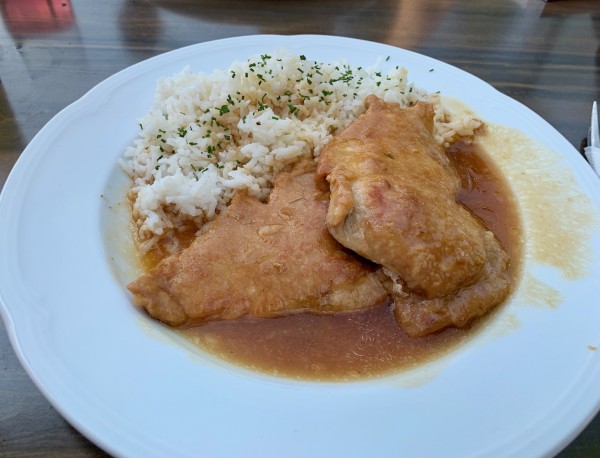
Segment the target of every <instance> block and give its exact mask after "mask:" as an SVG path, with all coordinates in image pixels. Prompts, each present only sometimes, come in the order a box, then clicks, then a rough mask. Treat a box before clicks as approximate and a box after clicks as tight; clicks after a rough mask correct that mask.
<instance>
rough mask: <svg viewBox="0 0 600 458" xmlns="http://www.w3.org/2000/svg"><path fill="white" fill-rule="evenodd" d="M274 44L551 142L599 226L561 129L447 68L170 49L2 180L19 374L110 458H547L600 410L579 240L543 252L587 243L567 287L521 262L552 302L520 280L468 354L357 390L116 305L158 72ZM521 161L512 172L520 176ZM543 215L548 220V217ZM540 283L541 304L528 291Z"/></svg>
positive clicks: (261, 41) (94, 96) (408, 56)
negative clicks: (386, 79)
mask: <svg viewBox="0 0 600 458" xmlns="http://www.w3.org/2000/svg"><path fill="white" fill-rule="evenodd" d="M276 46H286V47H287V48H289V49H290V50H292V51H296V52H298V53H302V54H306V55H307V56H309V58H311V59H316V60H322V61H330V60H336V59H339V58H347V59H348V61H349V62H350V63H351V64H355V65H358V64H360V65H370V64H372V63H374V61H375V59H376V57H377V56H382V57H387V56H390V63H393V64H394V65H397V64H400V65H404V66H406V67H407V68H408V69H409V77H410V79H411V80H412V81H415V82H416V83H417V85H418V86H420V87H423V88H425V89H428V90H430V91H437V90H441V91H442V93H443V94H444V95H447V96H454V97H457V98H460V99H461V100H463V101H464V102H465V103H466V104H468V105H469V106H471V107H472V108H474V109H475V110H476V112H477V113H478V114H479V115H481V116H482V117H483V118H484V119H485V120H487V121H489V122H493V123H501V124H505V125H508V126H513V127H517V128H519V129H520V130H521V131H523V132H526V133H527V134H528V135H530V136H531V137H533V138H534V139H536V140H537V141H539V142H541V143H542V144H544V145H546V146H548V147H549V148H551V149H552V150H554V151H555V152H556V153H553V154H555V155H556V157H558V162H559V163H560V164H562V167H563V168H566V169H567V170H568V171H569V172H568V173H569V176H571V177H572V180H571V181H569V183H570V184H568V185H567V186H566V188H565V191H564V192H563V191H561V193H563V194H564V193H565V192H566V193H567V194H569V193H571V194H572V195H577V196H580V197H581V196H584V197H585V199H584V200H586V202H588V203H589V209H588V210H589V212H590V213H589V214H590V215H592V216H593V215H597V214H598V203H599V202H600V185H599V183H600V181H598V180H597V178H596V177H595V175H594V174H593V172H592V171H591V170H590V169H589V167H587V164H586V163H585V162H584V161H583V160H582V159H581V157H579V155H578V154H577V152H576V151H575V150H574V148H573V147H572V146H571V145H570V144H569V143H568V142H567V141H566V140H565V139H564V138H563V137H562V136H561V135H560V134H559V133H557V132H556V131H555V130H554V129H553V128H552V127H551V126H550V125H549V124H547V123H546V122H545V121H544V120H542V119H541V118H540V117H539V116H537V115H536V114H534V113H533V112H531V111H530V110H529V109H527V108H525V107H524V106H522V105H520V104H519V103H517V102H515V101H514V100H512V99H510V98H508V97H506V96H504V95H502V94H500V93H499V92H497V91H496V90H494V89H493V88H492V87H491V86H489V85H487V84H486V83H484V82H482V81H481V80H479V79H477V78H475V77H473V76H471V75H469V74H467V73H465V72H463V71H460V70H458V69H456V68H454V67H451V66H449V65H447V64H444V63H442V62H439V61H436V60H434V59H431V58H428V57H425V56H422V55H418V54H415V53H412V52H408V51H405V50H401V49H397V48H393V47H389V46H384V45H381V44H375V43H369V42H363V41H357V40H352V39H345V38H336V37H323V36H288V37H281V36H278V37H273V36H251V37H240V38H234V39H226V40H221V41H216V42H210V43H203V44H199V45H196V46H191V47H187V48H183V49H180V50H177V51H173V52H169V53H166V54H163V55H161V56H158V57H155V58H152V59H150V60H147V61H145V62H142V63H140V64H137V65H135V66H133V67H130V68H128V69H126V70H124V71H122V72H120V73H118V74H116V75H114V76H112V77H110V78H109V79H107V80H106V81H104V82H102V83H101V84H99V85H98V86H97V87H95V88H94V89H92V90H91V91H90V92H89V93H88V94H86V95H85V96H84V97H83V98H82V99H81V100H79V101H77V102H75V103H74V104H72V105H71V106H69V107H68V108H66V109H65V110H63V111H62V112H61V113H59V114H58V115H57V116H56V117H55V118H54V119H52V120H51V121H50V122H49V123H48V124H47V125H46V126H45V127H44V128H43V129H42V130H41V131H40V132H39V134H38V135H37V136H36V137H35V138H34V139H33V141H32V142H31V143H30V144H29V146H28V147H27V149H26V150H25V151H24V152H23V154H22V155H21V157H20V158H19V161H18V162H17V164H16V166H15V168H14V170H13V171H12V173H11V175H10V177H9V179H8V181H7V183H6V185H5V187H4V190H3V193H2V196H1V200H0V227H1V231H0V253H1V255H0V296H1V299H2V315H3V318H4V321H5V324H6V326H7V328H8V333H9V335H10V338H11V341H12V343H13V345H14V348H15V351H16V353H17V355H18V356H19V358H20V360H21V362H22V364H23V366H24V367H25V369H26V370H27V372H28V373H29V375H30V376H31V377H32V379H33V380H34V381H35V382H36V384H37V386H38V387H39V388H40V389H41V390H42V392H43V393H44V395H45V396H46V397H47V398H48V399H49V400H50V402H52V404H53V405H54V406H55V407H56V408H57V409H58V410H59V411H60V412H61V413H62V415H64V416H65V417H66V418H67V419H68V420H69V421H70V422H71V423H72V424H73V425H74V426H75V427H76V428H77V429H79V430H80V431H81V432H82V433H83V434H85V435H86V436H87V437H89V438H90V439H91V440H93V441H94V442H95V443H96V444H98V445H99V446H100V447H102V448H104V449H106V450H107V451H108V452H110V453H113V454H115V455H122V456H140V457H151V456H211V457H218V456H262V457H269V456H344V457H352V456H378V457H385V456H411V457H432V456H445V457H461V458H464V457H471V456H487V455H493V456H514V457H521V456H529V457H534V456H547V455H552V454H554V453H556V452H558V451H559V450H560V449H561V448H562V447H564V446H565V445H566V444H567V443H568V442H569V441H570V440H571V439H573V438H574V437H575V435H576V434H577V433H578V432H579V431H581V429H583V427H584V426H585V425H586V423H587V422H588V421H589V420H590V419H591V418H593V416H594V414H595V413H596V412H597V410H598V407H599V406H600V354H599V353H600V352H599V351H594V347H598V346H600V307H598V306H597V305H598V298H599V297H600V286H599V283H600V271H599V270H600V261H599V259H600V254H599V253H600V240H599V238H598V234H597V233H596V234H594V233H593V232H592V231H591V230H590V231H588V232H587V233H585V234H583V235H582V237H583V239H585V240H583V241H582V242H581V244H583V245H582V246H579V247H578V248H577V249H575V250H574V251H572V250H570V247H569V246H563V247H561V246H555V247H551V248H552V249H553V250H558V251H559V252H560V253H561V256H562V257H563V258H565V259H569V258H571V257H575V256H580V254H581V252H582V247H583V249H584V251H585V253H586V256H587V258H586V259H587V260H586V264H585V266H586V267H585V269H584V271H585V272H583V273H582V272H580V274H579V275H574V276H571V277H572V278H566V277H568V275H566V276H565V275H562V274H561V272H560V271H559V270H557V269H555V268H553V267H551V266H545V265H544V264H543V263H538V262H536V261H535V259H534V258H532V255H531V253H529V252H528V253H527V256H526V266H525V269H526V271H527V275H530V274H531V275H535V278H536V279H537V280H536V281H538V283H536V282H533V283H531V282H530V284H529V286H530V287H531V286H532V285H533V286H536V285H537V287H540V285H541V284H542V283H551V284H553V288H554V289H553V290H552V291H554V292H555V293H556V295H554V296H552V295H550V296H552V297H553V301H554V305H555V307H553V308H551V307H546V306H538V307H535V306H532V304H527V303H526V302H527V301H528V300H529V301H530V302H535V294H533V295H531V294H529V293H531V291H529V293H528V292H527V291H524V290H523V288H526V286H523V285H522V287H521V288H520V290H519V292H518V293H517V295H516V296H515V298H514V299H513V300H512V301H511V303H510V304H509V305H508V306H507V307H505V308H504V309H503V311H502V313H501V314H499V316H498V317H497V318H496V319H495V320H494V322H493V323H491V324H490V326H489V327H488V328H486V330H484V331H483V332H482V333H480V334H478V335H477V336H476V337H475V338H473V339H472V340H471V341H470V342H469V343H468V344H466V345H464V346H462V347H460V348H459V349H458V350H456V351H454V352H452V353H451V354H449V355H448V356H446V357H444V358H443V359H442V360H438V361H436V362H434V363H432V364H428V365H425V366H423V367H421V368H418V369H415V370H413V371H410V372H408V373H404V374H399V375H397V376H392V377H386V378H383V379H377V380H371V381H363V382H355V383H337V384H336V383H310V382H298V381H290V380H286V379H274V378H270V377H265V376H262V375H260V374H256V373H251V372H247V371H244V370H242V369H238V368H235V367H232V366H230V365H228V364H226V363H223V362H220V361H218V360H216V359H215V358H213V357H211V356H209V355H204V354H203V353H202V352H200V351H195V350H193V349H190V348H189V347H186V345H185V344H184V343H182V342H179V341H178V340H177V337H176V336H174V335H173V333H171V332H169V331H168V330H166V329H164V328H163V327H161V326H160V325H158V324H156V323H154V322H152V321H151V320H149V319H146V318H145V317H144V316H143V315H142V314H141V313H139V312H138V311H137V310H135V309H134V307H132V306H131V304H130V301H129V297H128V295H127V292H126V290H125V288H124V286H123V281H122V277H121V275H125V276H126V275H127V272H121V273H120V274H119V275H115V274H114V269H115V268H117V269H118V268H119V252H118V250H119V246H118V244H116V245H115V244H114V243H112V242H111V240H112V239H113V237H114V235H115V234H114V232H115V227H116V228H117V230H118V229H119V228H120V226H119V224H118V221H116V217H115V216H114V213H113V210H114V208H109V206H111V207H112V205H113V204H118V202H119V201H121V200H122V193H123V191H124V189H125V187H126V185H127V182H126V179H125V178H124V176H123V174H122V173H120V171H119V169H118V167H117V165H116V163H117V159H118V158H119V157H120V156H121V154H122V153H123V151H124V148H125V147H126V146H127V145H128V144H129V143H130V142H131V141H132V140H133V139H134V138H135V136H136V133H137V119H138V118H140V117H141V116H143V115H144V114H145V113H146V112H147V110H148V109H149V108H150V106H151V103H152V99H153V93H154V89H155V84H156V82H157V80H158V78H160V77H162V76H170V75H172V74H174V73H177V72H179V71H180V70H181V69H182V68H183V67H184V66H186V65H189V66H190V67H191V69H192V70H194V71H205V72H210V71H212V70H213V69H214V68H227V67H228V66H229V65H230V64H231V63H232V61H233V60H234V59H245V58H247V57H248V56H250V55H253V54H257V53H264V52H268V51H269V50H272V49H274V47H276ZM431 69H433V70H434V71H430V70H431ZM556 157H554V158H550V159H552V161H554V162H556ZM528 167H529V169H528V170H523V171H522V172H521V174H523V173H527V174H530V173H531V174H532V176H534V175H535V174H536V170H531V167H530V165H529V166H528ZM538 172H539V170H538ZM538 175H539V174H538ZM536 180H537V181H543V174H542V178H536ZM567 181H568V180H567ZM586 196H587V197H586ZM571 197H572V196H571ZM567 201H568V202H570V200H568V198H567ZM558 211H561V212H562V211H563V210H562V209H560V210H559V209H556V208H549V209H548V215H549V216H548V218H549V220H548V221H552V218H553V217H552V215H553V212H554V213H556V212H558ZM582 224H583V223H582V222H581V221H573V225H574V227H576V226H581V225H582ZM583 225H585V224H583ZM552 226H553V225H552V224H548V225H547V227H548V231H552ZM111 231H112V232H111ZM528 235H531V234H528ZM527 249H528V250H529V249H530V246H529V244H528V248H527ZM561 250H562V251H561ZM573 261H574V262H575V263H577V262H579V261H578V260H577V259H573ZM532 278H533V277H532ZM522 290H523V291H522ZM532 291H534V293H535V291H536V289H535V288H533V290H532ZM537 291H538V292H540V294H542V295H544V294H546V293H544V288H543V287H541V289H540V288H538V290H537ZM528 294H529V295H528ZM527 298H529V299H527ZM538 299H540V303H543V302H544V300H543V298H538ZM550 302H552V301H550ZM517 322H518V323H519V324H518V325H516V324H515V323H517ZM506 323H512V324H513V325H511V326H508V327H507V326H505V325H506Z"/></svg>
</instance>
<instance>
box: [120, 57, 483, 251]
mask: <svg viewBox="0 0 600 458" xmlns="http://www.w3.org/2000/svg"><path fill="white" fill-rule="evenodd" d="M382 63H383V59H379V61H378V62H375V63H374V65H373V67H372V68H363V67H352V66H350V65H349V64H348V63H347V62H345V61H343V60H342V61H338V62H333V63H319V62H316V61H313V60H309V59H307V58H306V57H305V56H303V55H297V54H294V53H291V52H289V51H287V50H283V49H282V50H277V51H276V52H273V53H272V54H270V55H268V54H262V55H256V56H252V57H250V58H249V59H247V60H246V61H244V62H234V63H233V64H232V65H231V66H230V67H229V68H228V69H227V70H215V71H213V72H212V73H210V74H205V73H193V72H191V71H190V70H189V69H187V68H186V69H184V70H183V71H182V72H181V73H179V74H177V75H175V76H172V77H169V78H163V79H161V80H160V81H159V82H158V87H157V91H156V95H155V100H154V107H153V108H152V110H151V111H150V112H149V113H148V114H147V115H146V116H145V117H143V118H142V119H140V120H139V128H140V131H139V137H138V138H137V139H136V140H135V141H134V143H133V145H131V146H130V147H128V148H127V150H126V151H125V154H124V158H123V159H121V160H120V164H121V166H122V168H123V169H124V170H125V171H126V173H127V174H128V175H129V176H130V177H131V178H132V180H133V185H132V187H131V189H130V198H131V200H132V202H133V208H132V214H133V219H134V221H135V224H136V229H137V236H138V240H139V241H140V248H141V250H142V251H147V250H149V249H150V248H152V247H153V246H154V245H155V244H156V242H158V241H159V240H160V239H161V238H163V237H165V235H167V234H168V233H169V232H170V231H172V230H185V229H188V230H189V228H195V229H200V228H202V226H203V225H204V224H205V223H206V222H208V221H210V220H211V219H213V218H214V217H215V216H216V215H217V214H218V213H219V212H221V211H222V210H224V209H225V208H226V206H227V205H228V203H229V201H230V200H231V198H232V197H233V195H234V194H235V193H236V192H237V191H244V192H247V193H248V194H250V195H252V196H255V197H257V198H258V199H261V200H265V199H266V198H267V197H268V195H269V192H270V190H271V186H272V182H273V179H274V178H275V176H276V175H277V173H278V172H279V171H281V170H282V169H284V168H285V167H287V166H289V165H290V164H293V163H295V162H297V161H299V160H301V159H304V158H314V159H316V158H318V155H319V152H320V151H321V150H322V148H323V147H324V146H325V145H326V144H327V142H328V141H329V140H330V139H331V137H332V136H333V135H334V134H335V132H336V131H338V130H339V129H343V128H344V127H346V126H348V125H349V124H350V123H351V122H352V121H354V120H355V119H356V118H357V117H358V116H360V115H361V114H362V113H363V112H364V111H365V106H364V100H365V98H366V97H367V96H368V95H370V94H375V95H377V96H378V97H380V98H381V99H383V100H385V101H386V102H395V103H398V104H399V105H400V106H403V107H406V106H411V105H413V104H415V103H416V102H418V101H426V102H430V103H432V104H433V105H434V108H435V113H436V115H435V118H434V123H435V135H436V139H437V141H439V142H440V143H441V144H445V145H448V144H450V143H452V142H454V141H455V140H456V139H457V138H459V137H468V136H472V135H473V134H474V132H475V130H476V129H477V128H478V127H479V126H480V124H481V123H480V122H479V121H478V120H476V119H474V118H472V117H471V116H467V115H465V116H461V117H459V118H457V119H452V118H451V116H450V115H449V114H448V113H446V112H445V111H444V109H443V107H442V106H441V104H440V101H439V96H438V94H429V93H427V92H425V91H424V90H421V89H419V88H418V87H416V86H414V85H413V84H412V83H409V82H408V79H407V71H406V69H405V68H403V67H400V66H396V67H393V68H392V69H391V70H390V71H387V72H382V71H381V69H380V68H381V64H382Z"/></svg>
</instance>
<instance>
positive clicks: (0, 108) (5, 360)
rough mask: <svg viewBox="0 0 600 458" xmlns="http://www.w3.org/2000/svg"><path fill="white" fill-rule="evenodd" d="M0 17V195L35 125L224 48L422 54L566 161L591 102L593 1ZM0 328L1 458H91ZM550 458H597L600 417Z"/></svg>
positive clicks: (145, 9) (133, 5)
mask: <svg viewBox="0 0 600 458" xmlns="http://www.w3.org/2000/svg"><path fill="white" fill-rule="evenodd" d="M0 14H1V15H2V22H1V24H0V187H2V186H3V185H4V183H5V181H6V179H7V176H8V174H9V172H10V169H11V168H12V166H13V165H14V163H15V161H16V160H17V159H18V157H19V154H20V153H21V152H22V151H23V149H24V148H25V147H26V145H27V144H28V143H29V142H30V141H31V139H32V138H33V136H34V135H35V134H36V133H37V132H38V131H39V130H40V129H41V128H42V127H43V125H44V124H45V123H46V122H47V121H49V120H50V119H51V118H52V117H53V116H54V115H55V114H56V113H57V112H59V111H60V110H61V109H63V108H64V107H66V106H67V105H69V104H70V103H71V102H73V101H75V100H77V99H78V98H80V97H81V96H82V95H84V94H85V92H86V91H88V90H89V89H91V88H92V87H93V86H94V85H96V84H97V83H99V82H100V81H102V80H103V79H105V78H107V77H108V76H110V75H112V74H113V73H115V72H117V71H119V70H121V69H123V68H126V67H128V66H130V65H132V64H135V63H137V62H140V61H142V60H144V59H147V58H150V57H152V56H155V55H157V54H160V53H163V52H166V51H169V50H172V49H176V48H179V47H182V46H186V45H189V44H194V43H199V42H204V41H208V40H214V39H218V38H225V37H231V36H239V35H249V34H256V33H276V34H306V33H310V34H325V35H342V36H348V37H355V38H361V39H366V40H372V41H377V42H381V43H387V44H391V45H395V46H398V47H402V48H406V49H410V50H413V51H416V52H420V53H423V54H426V55H429V56H431V57H434V58H437V59H440V60H442V61H445V62H447V63H450V64H452V65H455V66H457V67H459V68H461V69H463V70H466V71H467V72H470V73H472V74H474V75H476V76H478V77H480V78H482V79H484V80H485V81H487V82H489V83H490V84H492V85H493V86H494V87H496V88H497V89H498V90H500V91H501V92H503V93H505V94H507V95H509V96H510V97H513V98H515V99H516V100H518V101H520V102H522V103H523V104H525V105H526V106H528V107H529V108H531V109H532V110H534V111H535V112H537V113H538V114H540V115H541V116H542V117H544V118H545V119H546V120H548V121H549V122H550V123H551V124H552V125H553V126H554V127H555V128H556V129H557V130H558V131H559V132H561V133H562V134H563V135H564V136H565V137H566V139H567V140H568V141H569V142H571V143H572V144H573V145H574V146H575V147H576V148H577V149H579V148H580V146H581V143H582V140H583V139H584V137H585V136H586V134H587V128H588V122H589V116H590V107H591V102H592V100H595V99H600V66H599V65H600V2H598V1H595V0H587V1H583V0H581V1H580V0H556V1H552V2H544V1H542V0H539V1H537V0H512V1H510V0H477V1H474V0H344V1H341V0H286V1H282V0H267V1H261V0H221V1H218V2H217V1H213V0H173V1H169V0H162V1H161V0H156V1H150V0H103V1H94V0H80V1H77V2H75V1H69V0H28V1H23V0H0ZM0 256H1V254H0ZM0 328H1V329H0V456H10V457H32V456H44V457H48V456H50V457H52V456H57V457H58V456H68V457H77V456H82V457H94V456H103V455H104V452H102V451H101V450H100V449H98V448H97V447H96V446H95V445H93V444H92V443H91V442H89V441H88V440H87V439H85V438H84V437H83V436H81V435H80V434H79V433H78V432H77V431H76V430H75V429H73V428H72V427H71V426H70V425H69V424H68V423H67V422H66V421H65V420H64V419H63V418H62V417H61V416H60V414H59V413H58V412H57V411H56V410H55V409H54V408H53V407H52V406H51V405H50V404H49V403H48V401H46V399H45V398H44V397H43V396H42V394H41V393H40V392H39V391H38V389H37V388H36V387H35V385H34V384H33V383H32V382H31V381H30V379H29V377H28V376H27V375H26V373H25V371H24V370H23V369H22V367H21V365H20V363H19V362H18V360H17V357H16V356H15V353H14V352H13V350H12V347H11V345H10V343H9V340H8V336H7V332H6V330H5V329H4V328H3V327H1V326H0ZM559 456H560V457H561V458H580V457H586V458H587V457H598V456H600V417H597V418H595V419H594V420H593V421H592V422H591V423H590V425H589V426H588V427H587V428H586V429H585V430H584V431H583V432H582V433H581V434H580V435H579V436H578V437H577V438H576V439H575V440H574V441H573V442H572V443H571V444H570V445H569V446H568V447H567V448H566V449H565V450H564V451H563V452H561V453H560V455H559Z"/></svg>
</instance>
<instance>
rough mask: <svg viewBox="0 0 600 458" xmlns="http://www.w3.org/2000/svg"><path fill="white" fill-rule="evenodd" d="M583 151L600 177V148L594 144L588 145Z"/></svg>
mask: <svg viewBox="0 0 600 458" xmlns="http://www.w3.org/2000/svg"><path fill="white" fill-rule="evenodd" d="M583 151H584V153H585V157H586V158H587V160H588V162H589V163H590V165H591V166H592V168H593V169H594V171H595V172H596V174H597V175H598V176H599V177H600V148H597V147H594V146H586V147H585V148H584V150H583Z"/></svg>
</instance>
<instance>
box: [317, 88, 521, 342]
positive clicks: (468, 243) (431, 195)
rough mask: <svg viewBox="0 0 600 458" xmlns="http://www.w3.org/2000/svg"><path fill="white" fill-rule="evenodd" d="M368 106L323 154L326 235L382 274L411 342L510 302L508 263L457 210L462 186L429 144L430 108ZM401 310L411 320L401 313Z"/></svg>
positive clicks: (374, 101) (320, 173) (371, 101)
mask: <svg viewBox="0 0 600 458" xmlns="http://www.w3.org/2000/svg"><path fill="white" fill-rule="evenodd" d="M366 103H367V112H366V113H365V114H363V115H362V116H361V117H359V118H358V119H357V120H356V121H355V122H354V123H353V124H351V125H350V126H349V127H348V128H346V129H345V130H344V131H342V132H341V133H340V134H339V135H338V136H337V137H335V138H334V139H333V140H332V141H331V142H330V143H329V144H328V145H327V146H326V147H325V148H324V149H323V151H322V152H321V156H320V162H319V165H318V169H317V181H318V182H319V183H321V184H324V183H325V180H326V182H327V183H328V184H329V188H330V191H331V201H330V205H329V210H328V213H327V226H328V228H329V231H330V232H331V234H332V235H333V236H334V237H335V238H336V239H337V240H338V241H339V242H340V243H341V244H343V245H344V246H346V247H348V248H350V249H352V250H354V251H355V252H356V253H358V254H360V255H361V256H364V257H365V258H367V259H370V260H371V261H373V262H376V263H378V264H381V265H382V266H383V267H384V271H385V272H386V273H387V274H388V275H389V276H390V278H392V279H393V280H394V281H395V287H394V290H395V294H394V298H395V303H396V317H397V318H398V320H399V321H400V324H402V326H403V327H404V329H405V330H407V332H409V333H410V334H411V335H415V336H416V335H425V334H428V333H430V332H434V331H436V330H438V329H441V328H443V327H446V326H449V325H456V326H463V325H465V324H467V323H468V322H469V321H470V320H471V319H472V318H475V317H477V316H480V315H482V314H483V313H485V312H487V311H488V310H489V309H491V308H492V307H493V306H495V305H497V304H498V303H499V302H501V301H502V300H503V299H504V298H505V297H506V295H507V294H508V291H509V275H508V272H507V265H508V255H507V254H506V252H505V251H504V250H503V249H502V247H501V246H500V244H499V242H498V240H497V239H496V238H495V237H494V235H493V234H491V233H490V232H489V231H487V230H486V228H485V227H484V226H483V224H482V223H481V222H480V221H479V220H478V219H477V218H475V217H474V216H473V215H472V214H471V213H470V212H469V211H468V210H467V209H466V208H464V207H463V206H462V205H461V204H459V203H458V202H456V200H455V196H456V194H457V192H458V190H459V187H460V181H459V178H458V175H457V174H456V172H455V171H454V169H453V168H452V166H451V164H450V161H449V159H448V157H447V156H446V152H445V151H444V149H443V148H442V147H441V146H440V145H439V144H438V143H437V142H436V140H435V138H434V137H433V115H434V112H433V107H432V106H431V105H430V104H426V103H417V104H416V105H415V106H413V107H410V108H401V107H400V106H399V105H397V104H391V103H386V102H384V101H382V100H381V99H379V98H377V97H375V96H369V97H368V98H367V101H366ZM476 284H478V285H479V287H477V288H475V289H474V288H473V285H476ZM482 285H484V287H483V286H482ZM475 291H477V292H475ZM407 298H410V300H408V299H407ZM450 303H452V304H454V305H453V307H452V309H450V307H449V306H448V304H450ZM407 304H410V311H409V312H401V311H399V309H403V308H404V307H408V305H407ZM432 307H433V308H432Z"/></svg>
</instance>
